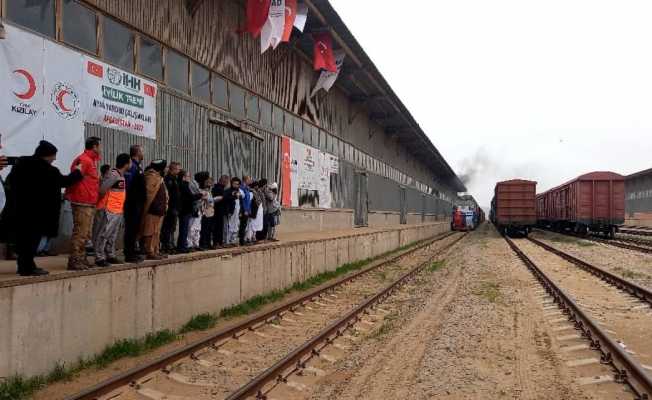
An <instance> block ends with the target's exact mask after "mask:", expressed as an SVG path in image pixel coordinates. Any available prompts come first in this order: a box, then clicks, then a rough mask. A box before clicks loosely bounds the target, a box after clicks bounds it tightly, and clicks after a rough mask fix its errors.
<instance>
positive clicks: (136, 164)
mask: <svg viewBox="0 0 652 400" xmlns="http://www.w3.org/2000/svg"><path fill="white" fill-rule="evenodd" d="M129 156H130V157H131V168H129V169H128V170H127V172H126V173H125V184H126V187H127V197H126V199H125V206H124V228H125V232H124V254H125V261H126V262H129V263H139V262H142V261H143V259H144V257H143V256H141V255H140V254H139V252H138V250H137V245H138V239H139V232H140V225H141V221H142V216H143V209H144V207H145V175H144V173H143V167H142V163H143V159H144V154H143V148H142V147H141V146H140V145H133V146H131V148H130V149H129Z"/></svg>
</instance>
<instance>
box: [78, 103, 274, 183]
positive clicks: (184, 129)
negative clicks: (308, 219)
mask: <svg viewBox="0 0 652 400" xmlns="http://www.w3.org/2000/svg"><path fill="white" fill-rule="evenodd" d="M159 93H160V94H159V98H158V100H157V114H156V115H157V124H158V138H157V140H151V139H145V138H141V137H138V136H134V135H131V134H127V133H124V132H120V131H116V130H114V129H109V128H104V127H100V126H96V125H87V126H86V136H98V137H100V138H101V139H102V143H103V146H102V147H103V159H104V162H105V163H107V164H114V163H115V157H116V156H117V155H118V154H119V153H123V152H125V153H127V152H129V147H130V146H131V145H132V144H141V145H143V147H144V149H145V157H146V161H147V162H149V161H150V160H153V159H156V158H164V159H166V160H168V162H170V161H178V162H180V163H181V165H182V168H184V169H187V170H189V171H191V172H192V173H195V172H199V171H209V172H210V173H211V174H212V175H213V176H215V177H218V176H219V175H222V174H226V175H229V176H234V175H237V176H243V175H251V176H254V177H255V178H266V179H268V180H270V181H276V182H278V181H279V173H280V168H279V159H280V137H278V136H276V135H274V134H272V133H269V132H266V131H264V130H259V129H257V130H256V133H257V134H258V135H260V136H261V137H262V138H263V140H259V139H257V138H255V137H254V136H251V135H248V134H245V133H243V132H240V131H238V130H234V129H231V128H228V127H225V126H221V125H215V124H212V123H210V122H209V118H208V115H209V110H208V109H207V108H206V107H203V106H201V105H198V104H195V103H193V102H190V101H188V100H185V99H182V98H180V97H177V96H175V95H174V94H170V93H168V92H166V91H163V90H161V91H160V92H159Z"/></svg>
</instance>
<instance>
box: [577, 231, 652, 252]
mask: <svg viewBox="0 0 652 400" xmlns="http://www.w3.org/2000/svg"><path fill="white" fill-rule="evenodd" d="M571 236H575V237H578V238H581V239H586V240H590V241H593V242H596V243H602V244H608V245H610V246H615V247H620V248H623V249H627V250H634V251H638V252H641V253H646V254H652V248H648V247H641V246H636V245H633V244H627V243H622V242H618V240H619V239H602V238H598V237H595V236H579V235H571Z"/></svg>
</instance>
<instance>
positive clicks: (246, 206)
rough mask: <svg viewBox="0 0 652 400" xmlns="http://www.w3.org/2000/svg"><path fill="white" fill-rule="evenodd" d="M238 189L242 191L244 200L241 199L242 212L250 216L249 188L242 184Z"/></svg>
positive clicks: (250, 196)
mask: <svg viewBox="0 0 652 400" xmlns="http://www.w3.org/2000/svg"><path fill="white" fill-rule="evenodd" d="M240 189H242V191H243V192H244V194H245V195H244V199H242V206H243V207H244V211H245V212H246V213H247V214H249V215H251V198H252V195H251V189H249V186H247V185H246V184H244V183H243V184H242V186H240Z"/></svg>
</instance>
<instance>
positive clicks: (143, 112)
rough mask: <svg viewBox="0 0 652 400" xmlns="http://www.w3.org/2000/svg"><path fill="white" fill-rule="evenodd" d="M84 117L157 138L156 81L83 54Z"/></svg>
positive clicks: (112, 126) (122, 129)
mask: <svg viewBox="0 0 652 400" xmlns="http://www.w3.org/2000/svg"><path fill="white" fill-rule="evenodd" d="M83 74H84V86H85V88H86V90H87V91H88V101H87V107H86V115H85V121H86V122H90V123H92V124H97V125H101V126H106V127H109V128H114V129H117V130H121V131H125V132H128V133H132V134H134V135H138V136H144V137H146V138H150V139H156V92H157V90H158V86H157V85H156V83H155V82H152V81H149V80H147V79H143V78H141V77H139V76H137V75H134V74H131V73H129V72H126V71H123V70H121V69H118V68H116V67H113V66H111V65H109V64H105V63H103V62H101V61H98V60H95V59H93V58H91V57H85V58H84V61H83Z"/></svg>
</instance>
